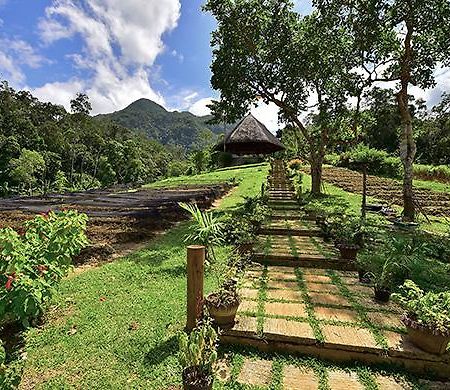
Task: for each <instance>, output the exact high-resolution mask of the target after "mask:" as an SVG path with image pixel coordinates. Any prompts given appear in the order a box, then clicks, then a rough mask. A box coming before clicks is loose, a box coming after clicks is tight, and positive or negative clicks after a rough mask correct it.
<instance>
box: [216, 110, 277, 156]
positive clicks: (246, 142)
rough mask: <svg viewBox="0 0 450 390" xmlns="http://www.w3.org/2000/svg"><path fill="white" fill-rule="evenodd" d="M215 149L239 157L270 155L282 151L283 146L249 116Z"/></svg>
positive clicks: (265, 128) (258, 122)
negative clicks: (245, 155) (239, 155)
mask: <svg viewBox="0 0 450 390" xmlns="http://www.w3.org/2000/svg"><path fill="white" fill-rule="evenodd" d="M215 149H216V150H220V151H225V152H230V153H233V154H241V155H244V154H270V153H274V152H278V151H280V150H284V146H283V144H282V143H281V142H280V141H279V140H278V139H277V138H276V137H275V136H274V135H273V134H272V133H271V132H270V131H269V130H267V127H266V126H264V125H263V124H262V123H261V122H260V121H259V120H258V119H256V118H255V117H254V116H253V115H252V114H249V115H247V116H246V117H245V118H244V119H242V120H241V121H240V122H239V123H238V125H237V126H236V127H235V128H234V130H232V131H231V132H230V133H228V134H227V135H226V136H225V138H224V140H223V141H222V142H220V143H219V144H218V145H216V148H215Z"/></svg>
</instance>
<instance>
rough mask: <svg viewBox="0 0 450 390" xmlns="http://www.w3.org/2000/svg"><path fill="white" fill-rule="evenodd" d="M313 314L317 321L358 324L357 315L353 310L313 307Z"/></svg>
mask: <svg viewBox="0 0 450 390" xmlns="http://www.w3.org/2000/svg"><path fill="white" fill-rule="evenodd" d="M314 312H315V313H316V317H317V318H318V319H319V320H333V321H342V322H358V313H357V312H356V311H353V310H348V309H334V308H329V307H315V308H314Z"/></svg>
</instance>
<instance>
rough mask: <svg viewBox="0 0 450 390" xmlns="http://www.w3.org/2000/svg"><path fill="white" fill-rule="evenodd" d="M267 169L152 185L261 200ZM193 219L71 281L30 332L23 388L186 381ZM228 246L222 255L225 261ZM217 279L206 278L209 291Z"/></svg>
mask: <svg viewBox="0 0 450 390" xmlns="http://www.w3.org/2000/svg"><path fill="white" fill-rule="evenodd" d="M267 171H268V165H255V166H252V167H248V168H247V167H245V168H244V167H238V168H236V169H229V170H223V171H219V172H213V173H208V174H204V175H199V176H192V177H183V178H177V179H170V180H167V181H164V184H163V183H153V184H152V185H151V186H152V187H161V186H178V185H180V184H199V183H213V182H216V183H217V182H224V181H228V180H231V179H233V178H235V179H236V181H237V183H238V184H239V186H238V187H237V188H236V189H235V190H234V191H232V192H231V194H230V195H229V196H227V197H226V198H225V199H224V200H223V202H222V203H221V204H220V208H221V209H222V210H226V209H228V208H232V207H234V206H235V205H236V204H238V203H239V202H241V201H242V200H243V197H244V196H252V195H253V196H254V195H257V194H258V193H259V191H260V189H261V184H262V183H263V180H264V178H265V176H266V175H267ZM188 226H189V222H185V223H182V224H180V225H179V226H178V227H176V228H174V229H172V230H170V231H169V232H168V233H167V234H166V235H163V236H161V237H159V238H158V239H156V240H153V241H152V242H151V243H149V246H148V247H147V248H146V249H144V250H141V251H138V252H136V253H134V254H132V255H130V256H127V257H125V258H122V259H119V260H117V261H115V262H113V263H110V264H105V265H103V266H101V267H98V268H92V269H88V270H86V271H84V272H82V273H77V274H73V275H71V276H69V277H68V278H66V279H65V280H64V281H63V282H62V284H61V288H60V291H59V293H58V295H57V296H56V297H55V300H54V306H53V307H52V308H51V310H50V311H49V315H48V319H47V321H46V323H45V325H44V326H43V327H41V328H35V329H31V330H30V331H28V333H27V335H26V347H25V350H26V352H27V360H26V364H25V369H24V374H23V377H22V384H21V386H22V388H23V389H65V388H79V389H126V388H142V389H145V388H147V389H158V388H167V387H168V386H169V385H170V384H174V383H179V382H180V380H181V375H180V367H179V365H178V361H177V350H178V344H177V343H178V342H177V333H178V332H179V331H180V330H181V329H182V328H183V327H184V325H185V311H186V304H185V301H186V269H185V263H186V260H185V259H186V250H185V247H186V244H185V243H184V242H183V237H184V235H185V233H186V231H187V228H188ZM228 250H229V249H228V248H223V249H220V250H219V251H218V257H219V258H221V259H226V257H227V253H228ZM215 281H216V278H215V277H214V276H213V275H211V274H209V273H208V274H207V275H206V281H205V289H206V290H207V291H208V290H211V289H212V288H213V287H214V285H215Z"/></svg>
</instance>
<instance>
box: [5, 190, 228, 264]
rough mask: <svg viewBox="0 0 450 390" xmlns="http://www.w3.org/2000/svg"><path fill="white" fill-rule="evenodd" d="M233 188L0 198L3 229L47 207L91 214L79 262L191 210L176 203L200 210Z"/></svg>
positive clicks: (121, 247) (143, 237) (107, 254)
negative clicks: (86, 241) (187, 203)
mask: <svg viewBox="0 0 450 390" xmlns="http://www.w3.org/2000/svg"><path fill="white" fill-rule="evenodd" d="M229 190H230V186H229V185H225V184H224V185H211V186H188V187H187V186H186V187H180V188H176V189H158V190H149V189H148V190H143V189H142V190H137V191H130V192H119V191H114V190H111V191H107V190H96V191H88V192H79V193H70V194H51V195H47V196H45V197H16V198H7V199H0V228H2V227H7V226H11V227H13V228H17V227H19V226H20V225H21V224H22V223H23V222H24V221H26V220H28V219H31V218H33V217H34V215H36V214H39V213H44V212H47V211H49V210H55V211H56V210H62V209H77V210H78V211H80V212H83V213H86V214H87V215H88V216H89V222H88V231H87V234H88V237H89V240H90V246H89V247H88V248H86V249H85V250H84V251H83V253H81V254H80V255H79V256H78V258H77V259H75V262H76V263H78V264H84V263H95V262H98V261H104V260H106V259H111V258H115V257H117V256H119V255H123V254H125V253H127V252H128V251H130V250H132V249H136V248H137V247H139V245H143V244H144V243H145V242H146V241H148V239H149V238H151V237H153V236H154V235H155V234H157V233H158V232H161V231H163V230H165V229H167V228H169V227H170V226H172V225H173V224H174V223H176V222H178V221H181V220H183V219H186V217H187V215H186V213H185V212H184V211H182V210H181V209H180V207H179V206H178V202H195V203H197V204H198V206H199V207H200V208H202V209H205V208H209V207H210V206H211V205H212V203H213V202H214V201H215V200H216V199H218V198H220V197H222V196H223V195H224V194H225V193H226V192H227V191H229Z"/></svg>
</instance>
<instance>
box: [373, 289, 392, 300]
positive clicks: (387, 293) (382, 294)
mask: <svg viewBox="0 0 450 390" xmlns="http://www.w3.org/2000/svg"><path fill="white" fill-rule="evenodd" d="M390 298H391V290H388V289H384V288H377V287H375V300H376V301H377V302H382V303H387V302H389V299H390Z"/></svg>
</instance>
